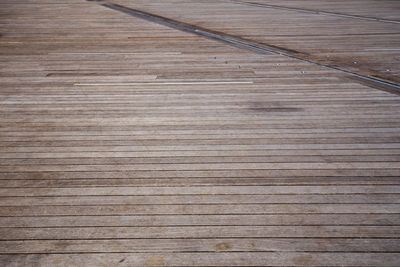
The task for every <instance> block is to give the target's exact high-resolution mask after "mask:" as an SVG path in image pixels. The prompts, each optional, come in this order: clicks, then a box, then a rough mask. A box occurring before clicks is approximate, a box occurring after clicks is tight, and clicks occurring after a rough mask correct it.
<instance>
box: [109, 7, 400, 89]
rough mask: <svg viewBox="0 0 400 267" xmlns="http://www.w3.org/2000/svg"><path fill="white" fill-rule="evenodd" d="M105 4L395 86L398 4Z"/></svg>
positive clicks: (399, 48) (399, 78) (399, 77)
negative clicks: (149, 14) (270, 49)
mask: <svg viewBox="0 0 400 267" xmlns="http://www.w3.org/2000/svg"><path fill="white" fill-rule="evenodd" d="M111 2H116V3H119V4H122V5H125V6H128V7H131V8H135V9H139V10H143V11H147V12H151V13H155V14H158V15H162V16H165V17H168V18H173V19H176V20H179V21H182V22H186V23H190V24H195V25H198V26H202V27H205V28H208V29H212V30H216V31H221V32H224V33H227V34H231V35H233V36H238V37H241V38H246V39H250V40H254V41H257V42H259V43H261V44H266V45H269V46H270V47H273V48H275V49H277V51H279V52H283V53H286V54H288V55H290V56H294V57H298V58H301V59H305V60H311V61H313V62H317V63H320V64H324V65H328V66H332V67H337V68H340V69H343V70H347V71H351V72H355V73H359V74H362V75H365V76H369V77H375V78H377V79H380V80H387V81H390V82H395V83H397V84H400V67H399V66H400V59H399V53H400V35H399V34H400V17H399V14H400V1H374V0H363V1H359V0H356V1H353V0H351V1H348V0H335V1H328V0H325V1H320V0H311V1H297V0H296V1H293V0H284V1H268V0H254V1H253V0H226V1H215V0H202V1H197V0H187V1H176V0H175V1H174V0H169V1H165V0H156V1H146V0H135V1H132V0H114V1H111ZM375 19H378V20H375Z"/></svg>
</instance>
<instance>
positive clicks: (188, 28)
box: [101, 3, 400, 95]
mask: <svg viewBox="0 0 400 267" xmlns="http://www.w3.org/2000/svg"><path fill="white" fill-rule="evenodd" d="M101 5H102V6H104V7H107V8H110V9H113V10H117V11H120V12H123V13H126V14H128V15H131V16H134V17H137V18H141V19H144V20H147V21H150V22H154V23H158V24H161V25H164V26H168V27H170V28H175V29H178V30H181V31H184V32H189V33H193V34H196V35H199V36H203V37H206V38H209V39H213V40H218V41H221V42H224V43H228V44H231V45H234V46H235V47H238V48H242V49H247V50H251V51H253V52H259V53H261V54H272V55H281V56H285V57H287V58H290V59H293V60H296V61H300V62H304V63H309V64H313V65H316V66H319V67H323V68H325V69H329V70H334V71H338V72H342V73H345V74H348V75H351V76H353V77H358V78H360V79H363V80H367V81H372V82H375V83H378V84H383V85H386V86H390V87H392V88H395V90H393V91H392V90H383V89H378V88H375V89H378V90H381V91H386V92H390V93H393V94H397V95H399V94H400V91H399V89H400V85H397V84H395V83H391V82H386V81H382V80H379V79H376V78H371V77H367V76H364V75H361V74H357V73H355V72H351V71H347V70H342V69H339V68H336V67H331V66H327V65H323V64H320V63H316V62H313V61H310V60H307V59H302V58H299V57H296V56H292V55H289V54H287V53H285V52H284V51H283V50H285V49H279V48H277V47H272V46H270V45H267V44H261V43H257V42H254V41H252V40H247V39H243V38H239V37H237V36H232V35H228V34H225V33H220V32H215V31H212V30H210V29H206V28H201V27H197V26H195V25H191V24H187V23H183V22H179V21H176V20H173V19H169V18H166V17H162V16H159V15H155V14H151V13H148V12H144V11H139V10H136V9H132V8H128V7H125V6H121V5H117V4H108V3H107V4H101ZM222 34H223V35H224V36H222ZM250 42H251V43H250ZM252 43H254V44H252ZM260 46H266V47H269V48H270V49H267V48H263V47H260ZM274 50H278V51H274ZM287 52H291V51H290V50H288V51H287ZM292 52H296V51H292Z"/></svg>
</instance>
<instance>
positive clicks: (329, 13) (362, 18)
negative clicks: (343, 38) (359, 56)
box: [231, 1, 400, 24]
mask: <svg viewBox="0 0 400 267" xmlns="http://www.w3.org/2000/svg"><path fill="white" fill-rule="evenodd" d="M231 2H233V3H234V4H237V5H246V6H256V7H263V8H271V9H280V10H286V11H296V12H301V13H307V14H315V15H322V16H333V17H341V18H351V19H360V20H369V21H378V22H385V23H394V24H400V21H397V20H388V19H380V18H374V17H365V16H358V15H350V14H340V13H335V12H329V11H320V10H312V9H302V8H294V7H284V6H278V5H268V4H261V3H253V2H240V1H231Z"/></svg>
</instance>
